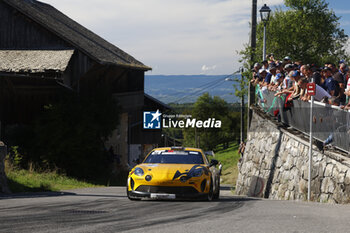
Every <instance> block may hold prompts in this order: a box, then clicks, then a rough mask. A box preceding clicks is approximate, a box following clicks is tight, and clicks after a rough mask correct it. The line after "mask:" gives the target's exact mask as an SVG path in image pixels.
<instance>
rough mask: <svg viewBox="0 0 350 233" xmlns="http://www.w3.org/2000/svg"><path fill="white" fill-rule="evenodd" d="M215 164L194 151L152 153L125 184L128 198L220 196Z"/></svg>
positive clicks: (158, 150) (159, 150)
mask: <svg viewBox="0 0 350 233" xmlns="http://www.w3.org/2000/svg"><path fill="white" fill-rule="evenodd" d="M217 164H218V161H217V160H215V159H212V160H211V161H210V162H209V160H208V157H207V156H206V155H205V154H204V153H203V151H202V150H200V149H196V148H183V147H164V148H156V149H153V150H152V151H151V152H150V153H149V154H148V155H147V157H146V158H145V160H144V161H143V162H142V163H141V164H139V165H137V166H135V167H134V168H133V169H132V170H131V171H130V173H129V176H128V180H127V195H128V198H129V199H131V200H139V199H141V198H155V199H175V198H201V199H202V198H203V199H206V200H212V199H217V198H219V195H220V174H219V171H218V169H216V165H217Z"/></svg>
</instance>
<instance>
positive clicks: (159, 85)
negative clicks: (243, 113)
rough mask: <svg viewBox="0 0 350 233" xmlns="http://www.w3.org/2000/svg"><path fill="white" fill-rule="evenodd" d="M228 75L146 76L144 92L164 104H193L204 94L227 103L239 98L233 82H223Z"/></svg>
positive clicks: (236, 100) (234, 101)
mask: <svg viewBox="0 0 350 233" xmlns="http://www.w3.org/2000/svg"><path fill="white" fill-rule="evenodd" d="M226 77H228V75H146V76H145V92H146V93H147V94H149V95H151V96H153V97H155V98H156V99H158V100H160V101H162V102H164V103H172V102H178V103H193V102H196V100H197V98H198V97H199V96H201V95H202V94H203V93H205V92H209V94H210V95H212V96H219V97H221V98H223V99H224V100H225V101H227V102H229V103H236V102H238V101H239V98H238V97H236V96H235V95H234V94H233V93H234V88H233V84H234V83H235V82H232V81H225V78H226Z"/></svg>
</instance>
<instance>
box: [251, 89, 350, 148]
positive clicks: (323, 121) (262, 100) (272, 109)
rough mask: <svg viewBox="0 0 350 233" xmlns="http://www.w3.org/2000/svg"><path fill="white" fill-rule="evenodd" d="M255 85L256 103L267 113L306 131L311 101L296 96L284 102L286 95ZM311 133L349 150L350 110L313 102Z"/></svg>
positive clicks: (307, 131)
mask: <svg viewBox="0 0 350 233" xmlns="http://www.w3.org/2000/svg"><path fill="white" fill-rule="evenodd" d="M275 93H276V92H272V91H269V90H267V89H264V88H260V87H259V86H258V85H257V86H256V87H255V94H256V98H257V99H256V100H257V101H256V104H257V105H258V106H259V107H260V108H261V109H262V110H263V111H264V112H265V113H267V114H269V115H271V116H275V117H277V118H278V119H279V120H280V121H281V122H282V123H284V124H286V125H288V126H291V127H292V128H295V129H297V130H299V131H301V132H303V133H305V134H307V135H309V129H310V120H309V119H310V102H304V101H301V100H299V99H296V100H292V101H289V102H287V101H286V98H287V96H286V95H282V96H275ZM313 137H314V138H315V139H317V140H319V141H321V142H324V141H325V140H328V141H329V142H330V144H332V145H333V146H335V147H337V148H338V149H341V150H343V151H346V152H348V153H350V112H348V111H347V110H343V109H341V108H340V107H337V106H332V105H329V104H324V103H321V102H317V101H315V102H314V107H313Z"/></svg>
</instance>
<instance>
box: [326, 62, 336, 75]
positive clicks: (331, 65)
mask: <svg viewBox="0 0 350 233" xmlns="http://www.w3.org/2000/svg"><path fill="white" fill-rule="evenodd" d="M328 67H329V68H331V70H332V74H335V73H337V72H338V69H337V66H336V65H335V64H334V63H329V64H328Z"/></svg>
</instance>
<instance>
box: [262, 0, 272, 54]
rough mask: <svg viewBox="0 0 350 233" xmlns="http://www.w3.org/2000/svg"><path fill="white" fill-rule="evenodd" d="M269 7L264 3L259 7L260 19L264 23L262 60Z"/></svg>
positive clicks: (264, 52) (264, 50)
mask: <svg viewBox="0 0 350 233" xmlns="http://www.w3.org/2000/svg"><path fill="white" fill-rule="evenodd" d="M270 12H271V9H270V7H268V6H267V5H266V4H264V6H263V7H261V9H260V16H261V21H262V22H263V23H264V47H263V60H265V59H266V24H267V22H268V21H269V18H270Z"/></svg>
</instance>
